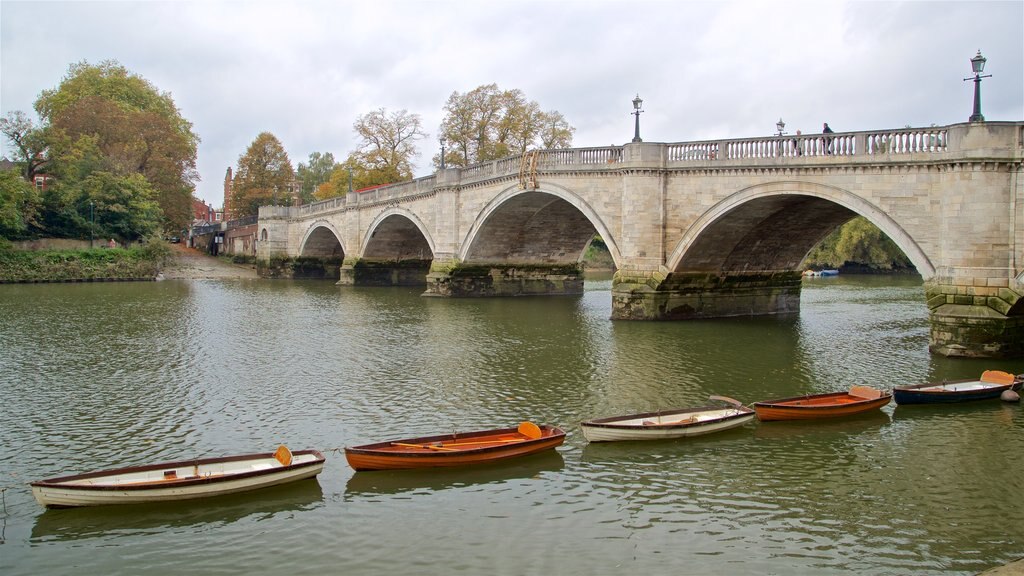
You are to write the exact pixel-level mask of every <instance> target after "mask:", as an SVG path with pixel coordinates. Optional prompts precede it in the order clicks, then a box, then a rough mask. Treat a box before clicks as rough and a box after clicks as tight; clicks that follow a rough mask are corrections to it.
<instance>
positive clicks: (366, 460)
mask: <svg viewBox="0 0 1024 576" xmlns="http://www.w3.org/2000/svg"><path fill="white" fill-rule="evenodd" d="M564 441H565V431H563V430H562V429H561V428H558V427H555V426H547V425H542V426H538V425H536V424H534V423H532V422H523V423H522V424H520V425H519V427H518V428H500V429H496V430H482V431H479V432H459V433H455V434H444V435H440V436H423V437H419V438H405V439H402V440H391V441H388V442H377V443H375V444H364V445H361V446H352V447H345V459H346V460H348V464H349V466H351V467H352V468H353V469H354V470H356V471H365V470H402V469H410V468H437V467H448V466H465V465H469V464H484V463H487V462H496V461H500V460H505V459H508V458H514V457H517V456H526V455H528V454H535V453H537V452H541V451H544V450H550V449H553V448H555V447H557V446H560V445H561V444H562V442H564Z"/></svg>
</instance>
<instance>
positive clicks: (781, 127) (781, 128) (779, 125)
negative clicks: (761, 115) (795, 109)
mask: <svg viewBox="0 0 1024 576" xmlns="http://www.w3.org/2000/svg"><path fill="white" fill-rule="evenodd" d="M775 129H776V130H778V133H776V134H775V135H776V136H782V135H783V134H785V133H786V132H785V130H786V123H785V122H783V121H782V118H779V121H778V122H776V123H775Z"/></svg>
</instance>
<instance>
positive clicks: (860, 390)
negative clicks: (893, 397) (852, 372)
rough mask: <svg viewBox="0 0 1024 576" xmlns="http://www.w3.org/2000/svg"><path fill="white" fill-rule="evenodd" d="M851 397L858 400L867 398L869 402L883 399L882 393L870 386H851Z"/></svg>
mask: <svg viewBox="0 0 1024 576" xmlns="http://www.w3.org/2000/svg"><path fill="white" fill-rule="evenodd" d="M850 396H856V397H858V398H866V399H868V400H874V399H875V398H881V397H882V391H881V390H878V389H876V388H872V387H870V386H851V387H850Z"/></svg>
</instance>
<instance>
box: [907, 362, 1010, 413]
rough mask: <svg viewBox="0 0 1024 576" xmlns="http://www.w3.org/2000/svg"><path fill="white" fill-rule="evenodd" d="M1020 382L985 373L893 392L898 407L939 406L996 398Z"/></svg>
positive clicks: (1004, 374)
mask: <svg viewBox="0 0 1024 576" xmlns="http://www.w3.org/2000/svg"><path fill="white" fill-rule="evenodd" d="M1021 384H1022V379H1021V378H1019V377H1016V376H1014V375H1013V374H1010V373H1009V372H1002V371H999V370H986V371H985V372H983V373H982V374H981V377H980V378H977V379H969V380H953V381H949V382H932V383H930V384H914V385H910V386H896V387H894V388H893V389H892V395H893V399H894V400H896V403H897V404H900V405H906V404H941V403H948V402H970V401H973V400H988V399H993V398H999V396H1000V395H1001V394H1002V393H1003V392H1005V391H1007V390H1020V388H1021Z"/></svg>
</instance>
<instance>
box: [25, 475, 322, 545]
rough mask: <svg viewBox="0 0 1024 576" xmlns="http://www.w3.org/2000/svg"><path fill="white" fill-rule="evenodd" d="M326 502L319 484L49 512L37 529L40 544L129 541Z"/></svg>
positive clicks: (34, 531) (34, 534)
mask: <svg viewBox="0 0 1024 576" xmlns="http://www.w3.org/2000/svg"><path fill="white" fill-rule="evenodd" d="M322 502H323V491H322V490H321V488H320V484H319V483H318V482H317V481H316V480H315V479H308V480H303V481H299V482H294V483H291V484H286V485H283V486H275V487H271V488H266V489H263V490H256V491H252V492H246V493H243V494H231V495H227V496H219V497H214V498H203V499H197V500H186V501H182V502H161V503H153V504H128V505H122V506H94V507H85V508H65V509H46V510H45V511H44V512H43V513H42V514H40V515H39V516H38V517H37V518H36V522H35V525H34V526H33V527H32V539H31V541H32V542H33V543H35V544H43V543H48V542H59V541H69V540H83V539H89V538H107V539H109V538H126V537H132V536H139V535H146V534H166V533H168V532H177V531H182V530H185V531H189V532H196V531H201V530H205V529H206V528H207V527H219V526H226V525H228V524H232V523H235V522H238V521H240V520H242V519H249V520H250V521H252V522H260V521H263V520H266V519H270V518H272V517H274V516H275V515H277V514H281V513H283V512H299V511H304V510H311V509H313V508H316V507H317V506H319V505H321V504H322Z"/></svg>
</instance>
